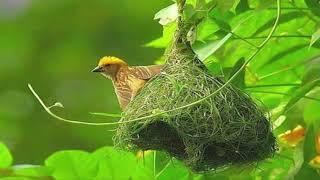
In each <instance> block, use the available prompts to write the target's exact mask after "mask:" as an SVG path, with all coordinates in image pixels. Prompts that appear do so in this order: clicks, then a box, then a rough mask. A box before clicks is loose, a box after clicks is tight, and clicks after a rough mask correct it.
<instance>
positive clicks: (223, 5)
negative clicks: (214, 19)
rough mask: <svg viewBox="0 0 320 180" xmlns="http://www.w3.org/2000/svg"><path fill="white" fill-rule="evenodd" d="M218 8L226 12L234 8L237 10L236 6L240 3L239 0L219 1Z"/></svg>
mask: <svg viewBox="0 0 320 180" xmlns="http://www.w3.org/2000/svg"><path fill="white" fill-rule="evenodd" d="M217 3H218V8H219V9H220V10H221V12H223V13H224V12H226V11H228V10H230V9H231V8H233V10H235V8H236V6H237V5H238V3H239V0H224V1H217Z"/></svg>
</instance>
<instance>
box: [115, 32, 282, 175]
mask: <svg viewBox="0 0 320 180" xmlns="http://www.w3.org/2000/svg"><path fill="white" fill-rule="evenodd" d="M177 34H178V35H177ZM183 36H184V33H182V30H181V29H180V30H179V29H178V32H177V33H176V38H175V42H174V43H173V45H172V47H171V48H170V51H169V54H168V55H167V56H166V58H167V59H166V62H167V64H166V66H165V67H164V69H163V70H162V73H160V74H159V75H158V76H156V77H154V78H153V79H151V80H150V81H149V82H148V83H147V84H146V85H145V87H144V88H143V89H142V90H141V91H140V92H139V94H138V95H137V96H136V97H135V99H134V100H133V101H132V102H131V103H129V105H128V106H127V108H126V110H125V111H124V112H123V117H122V119H121V120H120V122H124V121H130V120H133V119H137V118H141V117H145V118H141V120H139V121H134V122H126V123H123V124H121V125H120V126H119V127H118V129H117V131H116V135H115V136H114V142H115V146H116V147H120V148H121V149H125V150H131V151H134V150H160V151H165V152H167V153H168V154H170V155H171V156H173V157H175V158H177V159H179V160H182V161H183V162H185V164H186V166H188V167H189V168H191V169H192V170H193V171H195V172H202V171H208V170H212V169H217V168H219V167H224V166H226V165H230V164H247V163H252V162H256V161H259V160H262V159H265V158H267V157H270V156H271V155H273V154H274V152H275V150H276V143H275V138H274V136H273V134H272V132H271V125H270V122H269V120H268V118H267V117H266V116H265V115H264V113H263V112H262V110H261V109H260V108H259V107H258V106H257V104H256V103H255V102H254V101H253V100H252V98H250V97H249V96H248V95H247V94H245V93H244V92H242V91H240V90H239V89H237V88H236V87H234V86H233V85H231V84H230V85H227V86H226V87H225V88H223V89H222V90H221V91H219V92H218V93H217V94H215V95H213V96H211V97H209V98H207V99H205V100H203V101H201V102H199V103H195V104H194V105H191V106H188V104H190V103H194V102H196V101H198V100H199V99H203V98H204V97H207V96H208V95H210V94H212V93H213V92H215V91H216V90H217V89H218V88H219V87H221V86H222V85H223V84H224V82H223V80H221V79H220V78H218V77H214V76H213V75H212V74H210V72H209V71H208V70H207V69H206V67H205V66H204V65H203V64H202V63H201V62H200V60H199V59H197V58H196V55H195V54H194V52H193V51H192V49H191V48H190V46H188V45H186V44H185V43H183V40H182V39H183ZM186 105H187V107H185V108H180V107H182V106H186ZM159 112H160V113H159ZM161 112H162V113H161ZM156 114H160V115H156Z"/></svg>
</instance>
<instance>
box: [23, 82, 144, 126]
mask: <svg viewBox="0 0 320 180" xmlns="http://www.w3.org/2000/svg"><path fill="white" fill-rule="evenodd" d="M28 87H29V89H30V91H31V92H32V94H33V95H34V96H35V97H36V98H37V100H38V101H39V103H40V104H41V106H42V107H43V108H44V110H45V111H46V112H47V113H48V114H49V115H51V116H52V117H54V118H56V119H58V120H60V121H64V122H67V123H72V124H82V125H92V126H106V125H117V124H123V123H127V122H134V121H138V120H128V121H122V122H112V123H90V122H82V121H75V120H69V119H65V118H62V117H60V116H58V115H56V114H54V113H53V112H52V111H51V110H50V108H49V107H48V106H46V105H45V104H44V102H43V101H42V100H41V98H40V97H39V95H38V94H37V93H36V92H35V90H34V89H33V88H32V86H31V84H28Z"/></svg>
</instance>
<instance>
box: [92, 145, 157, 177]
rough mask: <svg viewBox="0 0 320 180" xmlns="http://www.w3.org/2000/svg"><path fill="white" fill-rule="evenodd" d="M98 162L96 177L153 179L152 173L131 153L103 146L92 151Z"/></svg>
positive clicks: (93, 157)
mask: <svg viewBox="0 0 320 180" xmlns="http://www.w3.org/2000/svg"><path fill="white" fill-rule="evenodd" d="M91 158H92V159H94V160H95V161H97V162H98V167H99V168H98V169H99V171H98V174H97V176H96V178H97V179H110V177H111V179H137V180H138V179H153V173H152V172H151V171H150V170H149V169H147V168H146V167H145V166H143V164H142V163H139V162H138V160H137V158H136V157H135V155H134V154H133V153H130V152H125V151H119V150H116V149H114V148H113V147H103V148H100V149H98V150H96V151H95V152H93V153H92V155H91Z"/></svg>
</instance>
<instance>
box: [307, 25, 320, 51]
mask: <svg viewBox="0 0 320 180" xmlns="http://www.w3.org/2000/svg"><path fill="white" fill-rule="evenodd" d="M319 39H320V28H319V29H318V30H317V31H316V32H315V33H313V34H312V36H311V40H310V45H309V47H311V46H312V45H313V44H314V43H315V42H316V41H318V40H319Z"/></svg>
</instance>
